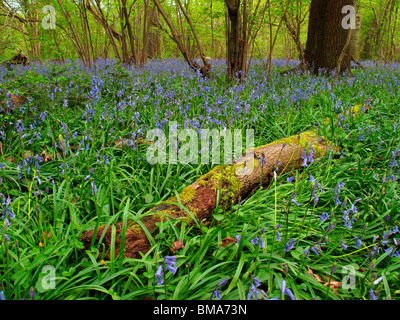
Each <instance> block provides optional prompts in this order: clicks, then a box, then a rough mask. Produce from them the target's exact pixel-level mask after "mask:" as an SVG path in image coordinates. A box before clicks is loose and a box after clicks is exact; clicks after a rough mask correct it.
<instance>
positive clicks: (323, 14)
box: [304, 0, 354, 74]
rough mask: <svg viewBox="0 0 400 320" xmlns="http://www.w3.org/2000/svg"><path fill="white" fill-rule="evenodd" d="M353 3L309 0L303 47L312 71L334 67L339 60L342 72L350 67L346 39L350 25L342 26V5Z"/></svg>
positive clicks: (352, 2) (352, 3)
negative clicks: (304, 44) (305, 38)
mask: <svg viewBox="0 0 400 320" xmlns="http://www.w3.org/2000/svg"><path fill="white" fill-rule="evenodd" d="M346 5H354V0H312V2H311V7H310V17H309V25H308V36H307V44H306V51H305V55H304V56H305V61H306V65H307V68H308V69H310V70H311V71H312V72H313V73H314V74H318V73H319V72H320V71H321V70H322V69H325V70H326V71H328V72H330V71H332V70H335V69H336V68H337V65H338V61H339V59H340V57H341V55H342V52H344V55H343V59H342V61H341V68H340V70H341V72H344V71H346V70H350V62H351V54H350V46H349V44H348V43H347V42H348V41H347V39H348V34H349V32H350V30H351V29H345V28H343V27H342V20H343V18H344V17H345V15H344V14H342V8H343V7H344V6H346Z"/></svg>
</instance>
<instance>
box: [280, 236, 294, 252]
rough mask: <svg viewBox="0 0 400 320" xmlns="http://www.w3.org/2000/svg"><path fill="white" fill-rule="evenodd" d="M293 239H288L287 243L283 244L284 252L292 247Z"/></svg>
mask: <svg viewBox="0 0 400 320" xmlns="http://www.w3.org/2000/svg"><path fill="white" fill-rule="evenodd" d="M295 241H296V240H295V239H289V241H288V243H287V244H286V246H285V249H283V251H284V252H288V251H289V250H292V249H294V243H295Z"/></svg>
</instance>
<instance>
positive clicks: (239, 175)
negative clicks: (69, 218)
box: [81, 132, 335, 260]
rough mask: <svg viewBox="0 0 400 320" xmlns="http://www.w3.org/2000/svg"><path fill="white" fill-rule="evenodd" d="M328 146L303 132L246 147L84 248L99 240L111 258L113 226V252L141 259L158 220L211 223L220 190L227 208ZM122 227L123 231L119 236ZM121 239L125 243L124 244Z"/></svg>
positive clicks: (86, 237)
mask: <svg viewBox="0 0 400 320" xmlns="http://www.w3.org/2000/svg"><path fill="white" fill-rule="evenodd" d="M330 148H335V147H334V146H333V145H332V144H331V143H330V142H329V141H328V140H326V139H325V138H323V137H321V136H318V135H316V134H315V133H312V132H305V133H302V134H300V135H296V136H292V137H289V138H285V139H282V140H277V141H274V142H272V143H270V144H268V145H265V146H261V147H258V148H255V149H253V150H247V151H246V153H245V154H244V155H243V156H242V157H240V158H239V159H236V160H235V161H234V162H233V163H232V164H230V165H225V166H216V167H215V168H214V169H212V170H211V171H210V172H208V173H207V174H205V175H203V176H202V177H200V178H199V179H197V180H196V181H195V182H194V183H193V184H192V185H190V186H188V187H186V188H185V189H183V190H182V192H181V193H180V194H179V199H178V198H177V197H172V198H170V199H168V200H167V201H165V202H162V203H161V204H159V205H157V206H156V207H154V208H153V209H151V210H149V211H148V212H147V213H146V214H145V216H144V217H142V218H140V221H134V220H132V221H127V223H126V226H125V227H124V225H123V222H119V223H117V224H115V225H114V226H109V227H108V228H106V226H101V227H99V228H98V229H97V230H90V231H88V232H86V233H85V234H83V236H82V237H81V241H82V242H83V243H84V247H85V248H86V249H89V248H90V246H91V244H92V240H93V241H94V243H98V242H99V240H100V239H101V242H102V245H101V246H100V248H101V249H102V250H103V251H102V254H103V259H106V260H108V259H110V247H111V245H112V243H113V241H112V236H113V232H112V229H113V228H114V233H115V235H116V239H115V255H116V256H117V255H119V254H120V248H124V249H123V250H124V251H123V252H122V254H123V255H124V256H125V257H129V258H140V257H141V254H145V253H146V252H147V251H149V250H150V248H151V245H150V241H149V239H148V235H151V237H154V236H155V235H156V234H157V232H158V228H157V223H158V222H161V221H162V220H165V219H181V220H184V221H186V222H187V223H189V224H193V223H197V224H200V225H201V224H203V225H208V224H209V223H210V222H211V219H212V214H213V212H214V210H215V209H216V207H217V193H218V192H219V194H220V200H219V203H218V206H219V207H220V208H222V209H224V208H229V207H230V206H231V205H232V204H235V203H237V202H238V200H239V199H246V198H247V197H248V196H250V195H251V194H252V193H253V192H254V191H255V190H256V189H257V188H259V186H260V184H261V185H262V186H268V185H269V184H270V182H271V181H272V179H273V177H274V170H275V167H278V168H279V169H278V174H280V173H284V172H289V171H292V170H297V169H299V168H301V165H302V162H303V157H304V152H307V153H308V152H310V150H312V152H313V156H314V158H318V157H321V156H324V155H325V154H326V153H327V151H328V150H329V149H330ZM264 161H265V162H264ZM245 173H246V174H245ZM145 229H146V230H145ZM123 230H125V233H124V234H123V236H121V233H122V232H123ZM93 237H94V239H93ZM121 241H124V243H123V244H122V245H121Z"/></svg>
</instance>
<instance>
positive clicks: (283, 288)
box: [281, 279, 286, 297]
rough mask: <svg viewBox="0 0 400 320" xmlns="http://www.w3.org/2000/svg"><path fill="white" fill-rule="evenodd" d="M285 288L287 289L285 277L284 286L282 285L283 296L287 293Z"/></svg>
mask: <svg viewBox="0 0 400 320" xmlns="http://www.w3.org/2000/svg"><path fill="white" fill-rule="evenodd" d="M285 290H286V280H285V279H283V280H282V286H281V294H282V297H283V296H284V294H285Z"/></svg>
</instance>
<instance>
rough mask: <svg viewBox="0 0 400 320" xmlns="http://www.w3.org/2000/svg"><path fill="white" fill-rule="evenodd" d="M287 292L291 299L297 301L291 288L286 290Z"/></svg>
mask: <svg viewBox="0 0 400 320" xmlns="http://www.w3.org/2000/svg"><path fill="white" fill-rule="evenodd" d="M285 292H286V293H287V295H288V296H289V298H290V299H291V300H296V299H295V297H294V295H293V293H292V291H291V290H290V289H289V288H286V290H285Z"/></svg>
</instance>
